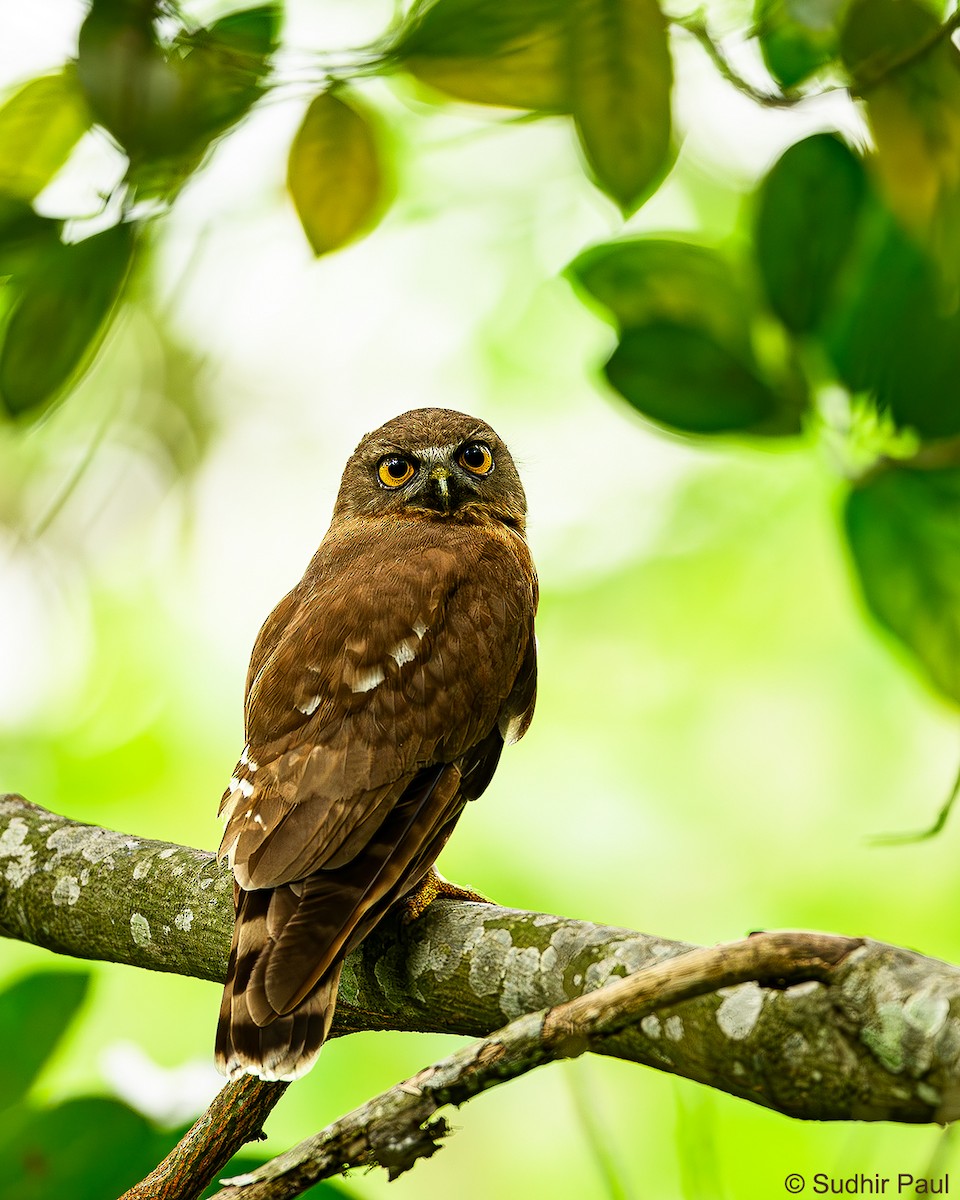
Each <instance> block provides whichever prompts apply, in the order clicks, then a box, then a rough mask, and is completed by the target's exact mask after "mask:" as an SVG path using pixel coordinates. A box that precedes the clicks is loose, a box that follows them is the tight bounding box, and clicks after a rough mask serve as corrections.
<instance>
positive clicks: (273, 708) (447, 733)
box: [219, 537, 536, 1077]
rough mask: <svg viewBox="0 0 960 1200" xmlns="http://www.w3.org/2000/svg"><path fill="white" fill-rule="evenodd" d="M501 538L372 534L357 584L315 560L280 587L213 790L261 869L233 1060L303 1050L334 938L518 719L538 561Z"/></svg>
mask: <svg viewBox="0 0 960 1200" xmlns="http://www.w3.org/2000/svg"><path fill="white" fill-rule="evenodd" d="M512 540H513V539H502V538H489V537H487V538H485V539H484V538H478V537H473V538H469V537H468V538H465V539H463V543H464V544H463V545H460V546H458V547H457V549H456V552H454V550H453V549H449V548H438V547H427V548H425V549H421V552H420V553H419V555H417V556H414V557H413V560H412V561H411V556H410V555H409V554H403V555H401V556H398V558H396V559H392V560H390V561H389V562H387V563H383V562H382V560H381V556H382V547H381V545H380V544H379V543H378V544H376V545H375V546H374V547H373V548H372V555H371V557H372V559H373V563H372V566H371V567H370V569H369V571H368V576H369V586H368V587H365V588H364V589H362V591H361V592H360V593H359V594H358V592H357V590H356V587H355V586H354V587H353V588H352V589H347V588H346V587H344V585H343V580H344V575H343V573H342V572H339V571H329V572H328V571H325V570H323V569H322V568H323V564H322V563H321V569H320V570H319V571H313V570H311V571H308V573H307V575H306V576H305V578H304V581H303V583H302V584H301V585H300V588H299V589H294V592H293V593H291V596H288V597H287V598H286V599H285V600H284V601H282V602H281V607H285V609H286V611H285V614H284V615H285V616H286V618H287V620H286V623H285V625H284V627H283V628H279V627H278V623H276V622H275V623H274V625H273V627H272V628H271V627H270V626H271V622H270V621H268V623H267V626H265V627H264V632H263V633H262V634H261V638H260V639H258V643H257V647H256V648H255V651H254V661H253V663H252V664H251V674H250V685H249V694H248V705H247V727H248V737H249V745H248V748H247V751H246V752H245V755H244V758H243V759H241V762H240V763H239V764H238V766H237V776H236V778H235V780H234V781H232V784H235V786H232V787H231V789H230V790H229V791H228V793H227V795H226V796H225V797H224V803H223V806H222V810H223V811H224V813H225V814H226V816H227V826H226V830H225V833H224V839H223V844H222V846H221V853H226V854H227V855H228V856H229V857H230V859H231V862H232V865H233V867H234V871H235V874H236V877H237V880H238V882H239V884H240V887H241V888H242V889H256V890H252V891H250V890H248V891H246V892H240V893H239V899H238V920H237V925H236V930H235V935H234V947H233V950H232V953H231V963H230V977H231V980H232V987H231V986H228V988H227V991H226V993H225V997H224V1008H223V1012H222V1017H223V1018H224V1020H222V1021H221V1028H222V1029H224V1027H227V1028H226V1029H225V1031H224V1032H223V1033H222V1043H221V1046H220V1050H219V1053H220V1057H221V1061H222V1062H225V1063H226V1065H227V1069H228V1072H231V1071H232V1072H234V1073H235V1072H236V1070H238V1069H242V1068H243V1065H244V1061H245V1060H246V1061H247V1062H252V1063H257V1064H260V1065H261V1066H264V1067H266V1068H267V1070H268V1071H270V1072H272V1073H274V1074H275V1076H276V1077H283V1076H285V1075H288V1074H290V1073H299V1072H300V1071H302V1070H305V1069H306V1068H307V1066H309V1063H310V1061H312V1058H313V1057H314V1056H315V1054H316V1052H317V1050H318V1049H319V1045H320V1043H321V1042H322V1040H323V1038H324V1037H325V1036H326V1034H327V1032H328V1031H329V1023H330V1020H331V1019H332V1014H333V1006H334V1002H335V998H336V985H337V980H338V978H339V974H340V965H341V963H342V960H343V958H344V957H345V956H346V954H348V953H349V952H350V950H351V949H352V948H353V947H354V946H355V945H357V944H358V943H359V942H360V941H361V940H362V939H363V937H365V936H366V934H367V933H368V932H369V931H370V929H372V928H373V926H374V925H376V923H377V922H378V921H379V920H380V918H381V917H382V916H383V914H384V912H385V911H386V910H387V909H388V908H389V907H390V905H392V904H393V903H394V902H395V901H396V900H397V899H399V898H400V897H401V896H402V895H404V893H405V892H407V891H409V890H410V889H412V888H414V887H415V886H416V885H417V884H418V883H419V881H420V880H421V879H422V877H423V876H424V875H425V873H426V872H427V870H428V869H429V867H430V866H431V864H432V863H433V861H434V860H435V858H436V857H437V855H438V854H439V852H440V850H441V848H442V846H443V844H444V842H445V841H446V839H447V837H448V836H449V834H450V832H451V831H452V829H453V826H454V824H455V822H456V820H457V818H458V816H459V815H460V812H461V810H462V808H463V805H464V803H465V802H466V801H467V800H468V799H474V798H475V797H476V796H479V795H480V793H481V792H482V791H483V790H484V788H485V787H486V785H487V783H489V780H490V778H491V776H492V775H493V771H494V769H495V768H496V765H497V760H498V759H499V756H500V750H501V749H502V746H503V741H504V737H505V735H508V734H515V733H516V732H517V730H518V729H519V731H520V732H522V730H523V728H525V726H526V723H527V722H528V721H529V716H530V713H531V712H532V706H533V698H534V692H535V677H536V676H535V650H534V644H533V639H532V620H533V610H534V607H535V603H536V596H535V579H534V576H533V573H532V567H530V568H529V569H528V570H525V569H524V568H525V567H526V566H527V565H528V564H529V559H528V558H526V557H525V555H526V548H525V546H523V548H522V551H521V550H520V549H519V548H518V547H516V546H514V545H511V544H510V543H511V541H512ZM322 550H323V547H321V552H319V553H318V558H320V555H321V553H322ZM504 556H506V557H504ZM316 562H317V560H316V559H315V564H316ZM351 574H352V575H353V578H354V581H355V580H356V574H355V572H351ZM510 580H514V581H515V584H513V585H511V583H510V582H509V581H510ZM505 581H506V582H505ZM298 593H299V594H298ZM291 597H293V598H294V599H292V600H291ZM318 611H319V612H322V619H320V620H318V619H317V613H318ZM271 620H272V618H271ZM308 627H309V636H308V635H307V634H306V630H307V628H308ZM292 714H296V716H293V715H292ZM258 889H264V890H258ZM266 889H274V890H273V891H269V890H266ZM271 896H273V897H275V899H266V900H265V899H264V898H265V897H271ZM249 923H252V924H253V925H254V926H255V928H253V929H251V930H247V931H246V932H245V928H246V926H247V925H248V924H249ZM297 1020H299V1022H300V1025H301V1026H303V1028H299V1027H298V1026H297V1025H296V1021H297ZM278 1021H279V1022H281V1023H282V1024H283V1027H284V1029H283V1031H281V1030H280V1029H276V1028H273V1025H275V1024H276V1023H277V1022H278ZM291 1022H293V1023H292V1024H291ZM311 1022H312V1024H311ZM251 1023H253V1025H255V1026H256V1027H258V1028H259V1029H260V1030H261V1032H262V1035H263V1036H262V1039H261V1040H260V1041H258V1040H257V1039H258V1037H260V1035H259V1034H258V1033H257V1030H256V1029H250V1028H248V1027H249V1026H250V1025H251ZM305 1023H306V1024H305ZM268 1025H269V1026H271V1031H270V1032H269V1033H267V1031H266V1027H267V1026H268ZM231 1026H233V1027H234V1028H233V1029H232V1031H231V1030H230V1029H229V1027H231ZM318 1028H322V1036H321V1037H319V1038H317V1037H316V1036H315V1034H316V1031H317V1029H318ZM231 1039H232V1041H231ZM248 1042H249V1043H250V1044H249V1045H248V1044H247V1043H248ZM294 1043H296V1044H297V1045H299V1047H300V1050H299V1051H297V1050H296V1047H295V1046H294ZM304 1045H306V1046H307V1047H310V1048H311V1049H310V1051H309V1057H304V1053H305V1052H304ZM298 1054H299V1055H300V1057H298Z"/></svg>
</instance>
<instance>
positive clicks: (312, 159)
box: [287, 92, 385, 255]
mask: <svg viewBox="0 0 960 1200" xmlns="http://www.w3.org/2000/svg"><path fill="white" fill-rule="evenodd" d="M287 187H288V188H289V189H290V195H291V196H292V197H293V202H294V204H295V206H296V209H297V215H298V216H299V217H300V223H301V225H302V226H303V230H304V233H305V234H306V235H307V240H308V241H309V242H310V245H311V246H312V247H313V252H314V254H317V255H320V254H329V253H330V251H331V250H339V249H340V247H341V246H344V245H345V244H346V243H347V242H349V241H351V240H352V239H353V238H355V237H356V236H357V235H358V234H360V233H363V232H366V231H367V230H368V229H369V228H370V227H371V226H372V225H373V224H374V223H375V221H376V219H377V217H378V215H379V212H380V209H381V208H382V205H383V201H384V190H385V189H384V181H383V170H382V167H381V162H380V155H379V152H378V149H377V142H376V139H375V137H374V133H373V129H372V126H371V123H370V120H369V118H368V117H367V116H366V115H365V114H364V113H363V112H362V111H361V110H360V109H359V108H357V107H356V106H355V105H354V104H353V103H350V104H347V103H345V102H344V101H343V100H341V99H340V98H339V95H334V94H333V92H323V93H321V95H319V96H317V97H316V98H315V99H314V100H313V102H312V103H311V105H310V107H309V108H308V109H307V113H306V116H305V117H304V118H303V123H302V124H301V126H300V128H299V129H298V130H297V134H296V137H294V139H293V144H292V145H291V147H290V158H289V161H288V164H287Z"/></svg>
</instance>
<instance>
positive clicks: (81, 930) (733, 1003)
mask: <svg viewBox="0 0 960 1200" xmlns="http://www.w3.org/2000/svg"><path fill="white" fill-rule="evenodd" d="M232 922H233V901H232V882H231V877H230V874H229V872H228V871H226V870H224V869H222V868H220V867H219V866H218V864H217V863H216V861H215V860H214V858H213V856H212V855H210V854H207V853H205V852H203V851H200V850H193V849H189V848H186V847H182V846H173V845H167V844H165V843H162V842H154V841H148V840H145V839H141V838H136V837H131V836H129V835H126V834H120V833H114V832H111V831H109V830H105V829H100V828H98V827H95V826H87V825H81V824H78V823H75V822H72V821H69V820H67V819H65V818H64V817H60V816H56V815H54V814H52V813H49V812H46V811H45V810H44V809H41V808H38V807H36V806H35V805H33V804H30V803H28V802H27V801H26V800H23V799H22V798H21V797H17V796H7V797H3V798H0V934H3V935H6V936H8V937H16V938H20V939H22V940H25V941H30V942H34V943H36V944H37V945H41V946H46V947H48V948H49V949H52V950H55V951H58V952H60V953H66V954H72V955H76V956H79V957H83V958H100V959H107V960H109V961H113V962H122V963H130V964H133V965H136V966H143V967H149V968H151V969H154V970H164V971H176V972H179V973H181V974H187V975H193V976H197V977H200V978H204V979H211V980H217V981H220V980H222V979H223V977H224V973H225V969H226V955H227V949H228V945H229V940H230V930H231V927H232ZM747 945H749V942H748V943H747ZM690 949H691V947H690V946H687V945H684V944H682V943H677V942H671V941H667V940H664V939H662V938H657V937H652V936H649V935H644V934H638V933H635V932H632V931H629V930H623V929H614V928H610V927H607V926H602V925H593V924H590V923H588V922H582V921H572V920H566V919H563V918H560V917H554V916H549V915H545V914H541V913H525V912H518V911H515V910H511V909H504V908H499V907H496V906H494V905H479V904H452V903H449V902H446V901H440V902H437V903H436V904H434V905H432V906H431V908H430V909H429V910H428V912H427V914H426V915H425V916H424V917H423V918H421V919H420V920H419V921H416V922H415V923H413V924H412V925H410V926H408V927H404V926H402V925H401V924H400V923H399V921H391V920H388V921H386V922H384V925H383V926H382V927H381V928H380V929H379V930H377V931H376V932H375V933H374V934H373V935H371V937H369V938H368V939H367V940H366V941H365V942H364V944H363V946H362V947H361V948H360V949H359V950H358V951H357V952H356V953H354V954H353V955H351V957H350V959H349V960H348V962H347V964H346V967H345V969H344V974H343V980H342V983H341V990H340V998H339V1002H338V1007H337V1018H336V1023H335V1027H334V1032H335V1034H343V1033H347V1032H352V1031H354V1030H360V1029H417V1030H424V1031H430V1032H446V1033H461V1034H468V1035H471V1036H474V1037H478V1036H480V1037H484V1036H486V1035H487V1034H489V1032H490V1031H491V1030H493V1029H499V1028H500V1027H501V1026H503V1025H504V1024H505V1023H508V1022H510V1021H513V1020H516V1019H518V1018H524V1017H525V1016H526V1014H530V1013H534V1014H540V1015H539V1016H538V1017H534V1018H531V1020H535V1021H536V1020H541V1019H543V1012H544V1010H546V1009H555V1010H556V1006H558V1005H564V1003H565V1002H566V1001H573V1000H575V999H576V998H577V997H584V1002H585V1003H587V1004H588V1005H589V1004H593V1003H594V1002H595V993H596V989H598V988H601V987H603V986H604V985H606V984H608V983H610V981H611V980H613V979H615V978H616V977H618V976H624V975H630V974H632V973H633V972H637V971H640V970H641V968H643V967H647V966H651V965H652V964H665V963H667V960H670V959H674V958H676V956H678V955H681V954H685V953H686V952H687V951H689V950H690ZM709 953H712V954H720V955H721V957H722V956H723V954H725V953H727V951H712V952H709ZM688 961H689V960H688ZM672 970H673V968H672V967H671V971H672ZM757 975H758V977H759V978H760V979H761V981H762V982H763V983H765V984H767V985H768V986H761V984H760V983H758V982H753V983H743V984H739V985H737V986H735V987H727V986H726V985H723V986H719V985H717V983H716V981H714V982H713V983H712V984H711V990H709V992H708V993H707V994H698V995H696V996H695V997H694V998H689V997H688V998H687V999H684V1000H677V1001H673V1000H670V1001H668V1000H667V999H665V998H664V997H663V996H660V997H658V999H657V1000H656V1004H655V1008H656V1011H653V1007H651V1008H650V1009H649V1010H644V1012H645V1014H646V1015H643V1016H642V1017H641V1019H640V1020H639V1021H637V1020H636V1019H635V1015H634V1017H632V1018H631V1022H632V1023H629V1024H627V1025H625V1026H624V1027H623V1028H619V1029H617V1031H615V1032H605V1033H604V1034H603V1035H602V1036H600V1035H599V1034H596V1035H593V1034H592V1035H591V1044H590V1047H589V1048H590V1049H591V1050H596V1051H598V1052H599V1053H603V1054H611V1055H614V1056H616V1057H619V1058H624V1059H628V1060H631V1061H634V1062H640V1063H644V1064H646V1065H648V1066H653V1067H656V1068H658V1069H660V1070H664V1071H670V1072H673V1073H675V1074H678V1075H683V1076H685V1077H687V1078H689V1079H694V1080H697V1081H699V1082H701V1083H706V1084H708V1085H710V1086H712V1087H715V1088H719V1089H721V1090H723V1091H727V1092H730V1093H731V1094H733V1095H736V1096H741V1097H743V1098H745V1099H748V1100H752V1101H753V1102H754V1103H758V1104H763V1105H765V1106H767V1107H769V1108H774V1109H777V1110H778V1111H780V1112H783V1113H786V1114H788V1115H791V1116H796V1117H805V1118H815V1119H820V1120H849V1119H857V1120H894V1121H910V1122H925V1121H947V1120H951V1119H953V1118H955V1117H957V1116H958V1115H960V969H958V968H957V967H953V966H950V965H948V964H946V963H942V962H938V961H937V960H935V959H930V958H925V957H924V956H922V955H919V954H916V953H913V952H911V951H907V950H903V949H899V948H897V947H894V946H885V945H883V944H881V943H876V942H870V941H865V942H863V943H862V944H860V945H859V948H857V949H855V950H853V952H852V953H848V954H847V955H846V957H845V958H844V959H843V960H842V961H841V962H839V964H838V965H837V966H836V968H834V969H831V974H830V981H831V982H830V986H829V987H828V986H826V985H825V984H823V983H820V982H815V981H810V982H806V983H802V984H799V985H795V986H789V987H787V988H786V989H785V990H780V989H779V987H777V986H769V985H770V984H771V982H772V983H773V984H779V983H780V982H781V980H780V978H779V977H776V978H774V979H773V980H772V981H771V980H770V978H769V975H768V974H764V973H763V972H762V971H760V970H759V969H758V971H757ZM637 978H638V979H639V978H640V977H637ZM783 978H784V979H785V978H786V975H784V977H783ZM718 986H719V990H717V989H718ZM556 1011H559V1012H563V1011H565V1010H564V1009H560V1010H556ZM555 1019H559V1018H555ZM212 1021H213V1014H212V1010H211V1028H212ZM368 1115H369V1114H368Z"/></svg>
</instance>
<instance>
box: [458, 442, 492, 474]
mask: <svg viewBox="0 0 960 1200" xmlns="http://www.w3.org/2000/svg"><path fill="white" fill-rule="evenodd" d="M457 462H458V463H459V464H460V466H461V467H463V468H465V469H466V470H467V471H469V472H470V474H471V475H489V474H490V472H491V471H492V470H493V454H492V453H491V451H490V447H489V446H487V445H486V444H485V443H483V442H468V443H467V444H466V446H464V448H463V449H462V450H461V451H460V453H459V454H458V455H457Z"/></svg>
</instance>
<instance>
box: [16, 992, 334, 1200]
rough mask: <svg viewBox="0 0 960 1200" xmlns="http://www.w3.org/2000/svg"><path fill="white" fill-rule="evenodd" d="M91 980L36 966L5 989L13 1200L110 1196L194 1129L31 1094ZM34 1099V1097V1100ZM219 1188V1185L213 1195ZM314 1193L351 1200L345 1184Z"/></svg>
mask: <svg viewBox="0 0 960 1200" xmlns="http://www.w3.org/2000/svg"><path fill="white" fill-rule="evenodd" d="M89 983H90V976H89V974H87V973H83V972H80V971H36V972H34V974H32V975H26V976H24V977H22V978H21V979H19V980H17V981H16V982H15V983H13V984H11V985H10V986H9V987H7V988H6V990H5V991H3V992H0V1040H2V1042H3V1045H4V1059H5V1065H4V1074H3V1078H2V1081H0V1112H3V1113H4V1123H3V1129H2V1132H0V1173H2V1177H3V1181H4V1182H3V1195H4V1200H50V1198H51V1197H53V1196H67V1195H69V1196H71V1197H73V1198H74V1200H106V1198H107V1197H111V1196H117V1195H119V1194H120V1193H121V1192H123V1191H125V1190H126V1189H127V1188H129V1187H132V1186H133V1185H134V1184H135V1183H137V1182H139V1180H141V1179H142V1178H143V1177H144V1176H146V1175H148V1174H149V1173H150V1171H152V1170H153V1168H154V1167H155V1166H156V1164H157V1163H158V1162H159V1161H160V1160H161V1159H162V1158H163V1157H164V1156H165V1155H166V1154H167V1153H168V1152H169V1151H170V1150H171V1149H172V1148H173V1147H174V1146H175V1145H176V1144H177V1142H178V1141H179V1140H180V1138H181V1137H182V1136H183V1134H184V1133H185V1132H186V1130H187V1128H189V1126H183V1127H180V1128H177V1129H162V1128H160V1127H159V1126H157V1125H156V1124H155V1123H154V1122H152V1121H150V1120H148V1119H147V1118H146V1117H144V1116H143V1115H142V1114H141V1113H138V1112H137V1111H136V1110H134V1109H133V1108H131V1107H130V1106H129V1105H128V1104H125V1103H123V1102H122V1101H120V1100H116V1099H113V1098H109V1097H105V1096H77V1097H74V1098H72V1099H70V1100H67V1101H64V1102H63V1103H61V1104H54V1105H46V1104H43V1103H36V1102H31V1101H30V1099H29V1094H30V1092H31V1090H32V1089H33V1087H34V1085H35V1083H36V1081H37V1079H38V1077H39V1076H40V1075H41V1073H42V1071H43V1068H44V1067H45V1066H46V1064H47V1060H48V1059H49V1058H50V1056H51V1055H52V1053H53V1051H54V1050H55V1048H56V1046H57V1045H58V1043H59V1042H60V1041H61V1040H62V1038H63V1037H64V1036H65V1034H66V1033H67V1032H68V1030H69V1028H70V1025H71V1023H72V1022H73V1020H74V1018H75V1017H76V1015H77V1013H78V1011H79V1009H80V1008H81V1006H82V1004H83V1002H84V999H85V997H86V993H87V990H88V986H89ZM25 1098H27V1102H26V1103H24V1099H25ZM266 1161H267V1157H266V1156H264V1155H253V1154H250V1153H249V1152H248V1151H245V1152H243V1153H241V1154H238V1155H236V1156H235V1157H234V1158H233V1159H231V1160H230V1162H229V1163H228V1164H227V1165H226V1167H224V1169H223V1172H222V1175H223V1177H230V1176H234V1175H242V1174H244V1173H246V1172H247V1171H252V1170H254V1169H255V1168H256V1167H259V1166H262V1165H263V1164H264V1162H266ZM218 1190H219V1184H218V1183H217V1182H216V1181H214V1182H213V1183H212V1184H211V1185H210V1187H209V1188H207V1189H206V1190H205V1191H204V1193H203V1194H204V1196H208V1195H213V1194H214V1192H216V1191H218ZM308 1194H309V1195H311V1196H327V1197H330V1198H331V1200H332V1198H333V1197H337V1196H339V1197H348V1196H349V1195H350V1193H349V1192H347V1191H345V1190H344V1189H343V1188H341V1187H338V1186H337V1185H335V1184H329V1183H323V1184H318V1185H317V1186H316V1187H314V1188H311V1189H310V1191H309V1193H308Z"/></svg>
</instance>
